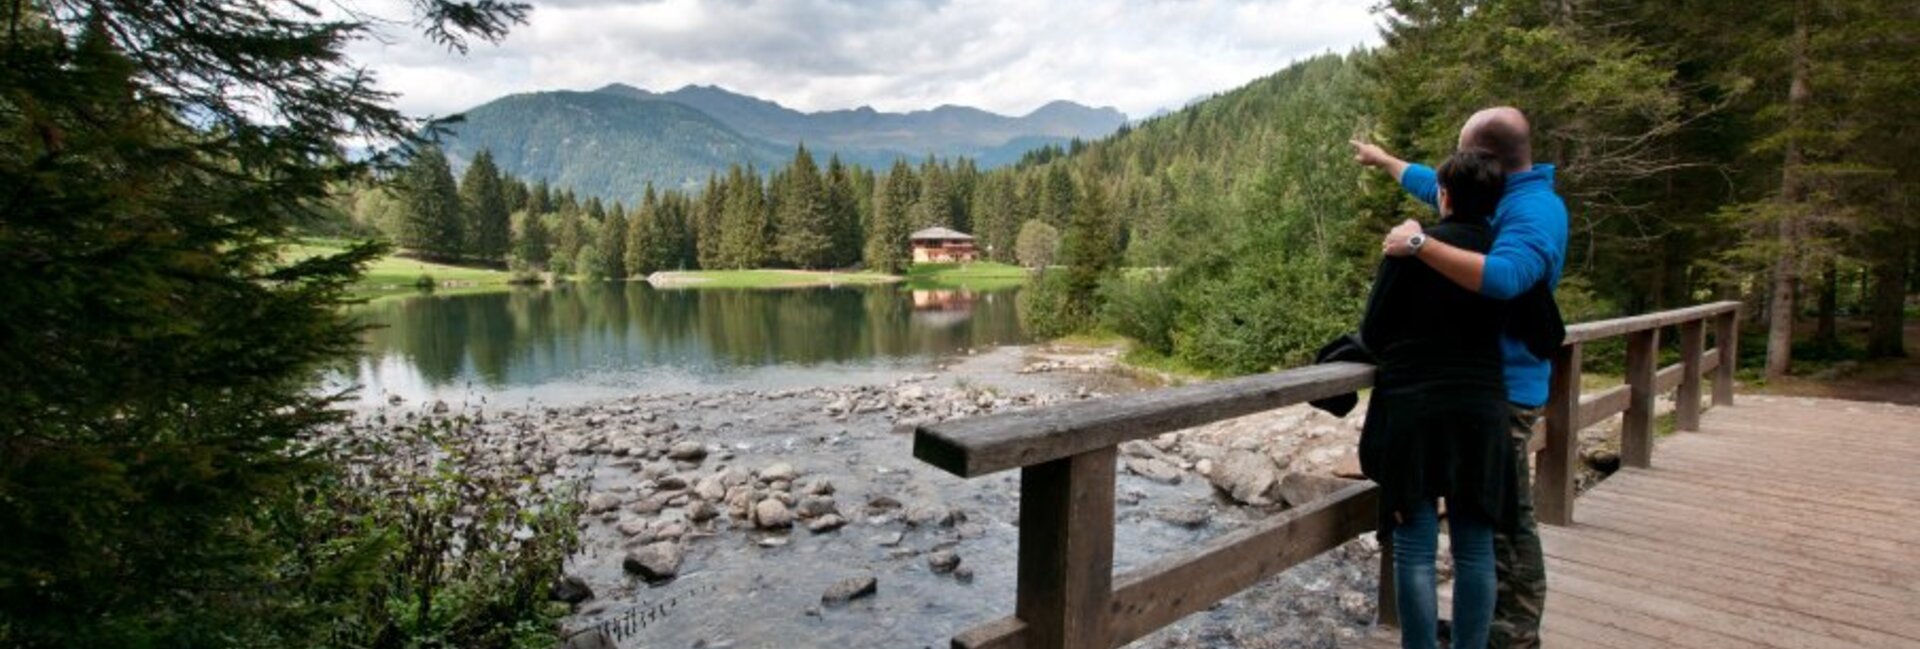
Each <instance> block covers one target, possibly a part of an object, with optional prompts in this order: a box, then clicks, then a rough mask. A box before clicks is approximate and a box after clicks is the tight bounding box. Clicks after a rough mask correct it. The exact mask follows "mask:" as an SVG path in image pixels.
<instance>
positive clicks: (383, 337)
mask: <svg viewBox="0 0 1920 649" xmlns="http://www.w3.org/2000/svg"><path fill="white" fill-rule="evenodd" d="M935 294H938V295H935ZM1013 298H1014V294H1013V293H1011V292H998V293H980V294H973V293H966V292H962V291H907V290H904V289H901V288H899V287H894V286H879V287H836V288H813V289H792V290H777V291H766V290H758V291H756V290H719V289H703V290H656V289H654V288H653V287H651V286H649V285H647V284H644V283H630V284H601V283H595V284H581V285H573V286H563V287H560V288H556V289H551V290H541V289H522V290H515V291H511V292H501V293H485V294H476V295H454V296H423V297H418V298H409V299H400V300H385V301H381V302H377V303H374V304H369V305H365V306H362V307H358V308H356V309H355V314H356V315H357V316H358V317H360V318H361V319H362V320H364V321H366V322H369V323H373V324H377V325H381V326H380V327H379V328H377V329H374V330H372V331H369V332H368V333H367V335H366V348H367V351H368V355H367V357H366V358H365V359H363V360H362V361H361V362H360V363H359V364H358V366H357V367H356V368H355V370H354V371H353V372H351V374H352V375H353V377H354V379H355V380H357V381H358V382H359V383H360V384H361V385H363V386H365V389H363V390H362V398H363V399H365V400H367V401H369V402H371V401H377V400H381V399H385V398H386V397H387V396H389V395H397V396H401V397H404V398H409V399H413V398H427V397H442V396H445V395H447V394H449V393H464V394H475V393H477V394H481V395H496V396H498V395H503V394H504V395H508V396H513V397H520V396H525V397H529V398H537V399H541V400H543V401H566V400H575V399H579V398H593V397H598V396H603V395H609V394H621V393H627V392H631V391H633V390H635V389H654V390H683V389H699V388H701V387H725V388H739V387H748V388H752V387H775V386H778V385H805V384H807V383H808V382H809V380H811V379H813V378H819V377H817V375H818V374H822V373H825V374H833V375H848V374H856V375H857V374H863V373H871V372H876V371H885V370H895V369H898V370H905V369H909V368H913V367H918V366H924V365H925V364H926V363H927V361H928V359H930V358H934V357H937V356H940V355H946V354H954V353H962V352H964V351H965V350H967V349H972V348H982V347H988V346H993V345H998V344H1010V343H1019V342H1024V341H1025V336H1024V335H1023V334H1022V333H1021V331H1020V328H1019V322H1018V317H1017V315H1016V314H1015V311H1014V304H1015V302H1016V300H1015V299H1013ZM346 378H347V377H346V376H345V375H342V376H341V377H339V379H342V380H344V379H346Z"/></svg>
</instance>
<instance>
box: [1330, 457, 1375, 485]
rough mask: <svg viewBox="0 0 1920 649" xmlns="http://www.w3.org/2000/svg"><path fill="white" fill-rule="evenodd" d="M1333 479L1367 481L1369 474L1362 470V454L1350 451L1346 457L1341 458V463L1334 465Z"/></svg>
mask: <svg viewBox="0 0 1920 649" xmlns="http://www.w3.org/2000/svg"><path fill="white" fill-rule="evenodd" d="M1333 477H1336V478H1346V479H1348V480H1365V479H1367V474H1366V473H1365V472H1362V471H1361V470H1360V453H1359V452H1358V451H1355V450H1349V451H1347V454H1346V455H1343V456H1340V461H1339V462H1335V463H1333Z"/></svg>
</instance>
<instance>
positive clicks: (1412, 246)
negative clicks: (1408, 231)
mask: <svg viewBox="0 0 1920 649" xmlns="http://www.w3.org/2000/svg"><path fill="white" fill-rule="evenodd" d="M1424 245H1427V233H1425V232H1418V233H1415V234H1414V235H1413V236H1411V237H1407V252H1408V253H1411V254H1415V255H1418V254H1420V247H1421V246H1424Z"/></svg>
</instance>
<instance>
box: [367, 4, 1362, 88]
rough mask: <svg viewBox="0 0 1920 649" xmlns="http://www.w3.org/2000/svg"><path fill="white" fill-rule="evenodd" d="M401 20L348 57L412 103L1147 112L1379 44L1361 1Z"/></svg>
mask: <svg viewBox="0 0 1920 649" xmlns="http://www.w3.org/2000/svg"><path fill="white" fill-rule="evenodd" d="M369 4H370V5H371V6H369V7H366V8H368V9H370V10H371V11H372V13H374V14H376V15H380V16H385V17H389V18H396V19H398V20H396V23H395V24H394V25H392V26H391V27H390V28H389V29H387V30H386V32H385V35H386V38H385V39H383V41H384V42H374V41H368V42H363V43H359V44H356V45H355V46H354V47H353V48H352V50H351V53H352V55H353V57H354V59H355V60H356V61H358V62H360V63H362V64H365V65H367V66H369V67H370V68H372V69H373V70H374V71H375V72H376V73H377V74H379V75H380V78H381V80H382V86H383V87H385V88H387V89H388V90H391V91H394V92H397V93H399V95H400V98H399V101H398V103H399V106H400V107H401V108H402V109H403V110H405V111H407V112H409V113H413V114H416V115H429V114H439V115H444V114H448V113H454V112H458V111H460V110H464V109H466V108H469V107H472V106H474V105H477V104H480V103H483V102H485V101H487V100H490V99H493V98H495V97H498V96H501V95H505V94H510V93H515V92H528V91H535V90H553V89H591V88H597V87H599V86H602V85H605V84H608V83H613V82H622V83H627V84H631V85H635V86H639V87H642V88H647V89H651V90H672V89H674V88H678V87H680V86H683V85H687V84H703V85H704V84H715V85H719V86H723V87H726V88H728V89H731V90H734V91H737V92H742V93H746V94H750V95H755V96H758V97H762V98H766V99H771V100H774V101H778V102H780V103H781V104H784V105H787V106H791V107H794V108H799V109H801V110H831V109H839V108H853V107H856V106H861V105H871V106H873V107H875V108H878V109H881V110H893V111H904V110H918V109H926V108H932V107H935V106H938V105H941V104H960V105H969V106H976V107H980V108H985V109H987V110H992V111H995V112H1000V113H1008V114H1023V113H1026V112H1028V111H1031V110H1033V109H1034V108H1037V107H1039V106H1040V105H1042V104H1044V103H1046V102H1048V101H1052V100H1055V99H1069V100H1073V101H1078V102H1080V103H1084V104H1089V105H1094V106H1114V107H1117V108H1119V109H1120V110H1122V111H1125V112H1126V113H1127V114H1129V115H1134V116H1143V115H1145V114H1147V113H1150V112H1152V111H1153V110H1155V109H1158V108H1161V107H1178V106H1179V105H1181V104H1183V103H1185V102H1186V101H1187V100H1188V99H1191V98H1193V97H1195V96H1200V95H1206V94H1210V93H1214V92H1219V91H1222V90H1227V89H1231V88H1233V87H1236V86H1239V85H1241V84H1244V83H1246V82H1248V81H1251V80H1253V79H1255V78H1258V77H1260V76H1263V75H1266V74H1269V73H1272V72H1274V71H1275V70H1278V69H1280V68H1281V67H1283V66H1285V65H1286V64H1287V63H1288V62H1290V61H1293V60H1295V59H1298V58H1301V57H1304V56H1311V55H1314V54H1319V53H1322V52H1327V51H1336V52H1344V51H1346V50H1347V49H1349V48H1352V47H1355V46H1358V45H1362V44H1372V43H1374V42H1376V41H1377V40H1378V36H1377V33H1376V28H1375V21H1374V19H1373V17H1372V16H1371V15H1369V13H1368V11H1367V5H1368V4H1369V3H1367V2H1362V1H1359V0H1269V1H1266V2H1238V1H1231V0H1188V1H1166V2H1156V1H1149V0H1126V1H1110V2H1034V1H1032V0H977V1H976V0H953V1H945V0H868V1H858V0H758V1H756V0H718V1H710V2H702V1H698V0H654V1H650V2H630V1H618V0H534V5H535V6H534V10H533V12H532V14H531V15H530V18H529V20H530V22H529V24H527V25H523V26H521V27H519V28H518V29H516V30H514V32H513V33H512V34H511V35H509V36H508V37H507V40H506V41H505V42H504V43H502V44H500V45H497V46H496V45H489V44H485V43H478V44H475V45H474V46H473V48H472V50H471V51H470V52H469V54H468V55H467V56H464V57H462V56H459V55H456V54H452V53H448V52H445V51H444V50H443V49H441V48H440V47H438V46H436V45H433V44H432V43H430V42H427V41H426V40H425V39H424V38H422V37H420V36H419V35H418V34H417V33H415V31H414V30H413V29H412V28H411V27H410V26H409V25H408V24H407V23H406V22H405V19H404V16H405V15H406V14H405V12H406V6H407V0H376V1H375V2H371V3H369Z"/></svg>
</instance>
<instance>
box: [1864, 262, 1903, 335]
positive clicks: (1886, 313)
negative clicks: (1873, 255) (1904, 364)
mask: <svg viewBox="0 0 1920 649" xmlns="http://www.w3.org/2000/svg"><path fill="white" fill-rule="evenodd" d="M1905 257H1906V255H1902V256H1901V257H1895V258H1892V259H1883V260H1881V261H1879V262H1878V263H1875V264H1874V265H1873V306H1872V307H1871V309H1870V310H1871V312H1872V316H1871V317H1872V321H1871V324H1870V325H1869V326H1868V329H1867V356H1868V357H1870V358H1893V357H1899V356H1906V355H1907V349H1906V325H1907V323H1906V306H1907V305H1906V298H1907V294H1906V290H1905V289H1906V285H1907V278H1906V277H1905V276H1904V275H1905V274H1906V266H1907V260H1906V259H1905Z"/></svg>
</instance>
